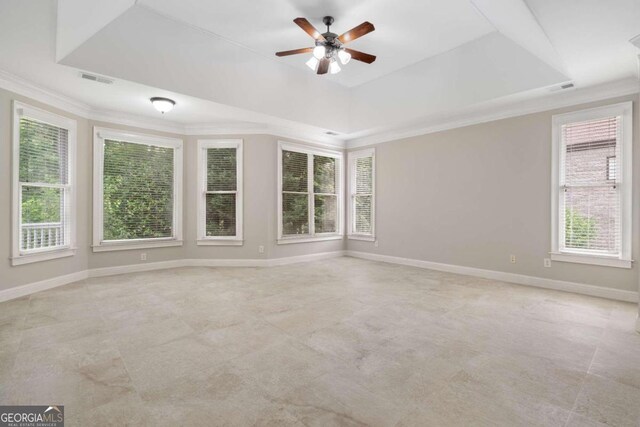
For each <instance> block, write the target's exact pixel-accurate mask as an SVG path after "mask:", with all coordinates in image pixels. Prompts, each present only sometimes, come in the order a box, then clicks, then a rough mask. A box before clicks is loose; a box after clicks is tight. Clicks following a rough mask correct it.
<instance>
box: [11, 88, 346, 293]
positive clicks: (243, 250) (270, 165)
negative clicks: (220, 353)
mask: <svg viewBox="0 0 640 427" xmlns="http://www.w3.org/2000/svg"><path fill="white" fill-rule="evenodd" d="M14 99H15V100H19V101H23V102H25V103H27V104H30V105H33V106H35V107H39V108H42V109H44V110H48V111H52V112H54V113H57V114H60V115H63V116H66V117H70V118H73V119H75V120H76V121H77V122H78V141H77V144H78V152H77V153H78V157H77V159H78V160H77V168H78V173H77V189H78V197H77V211H76V218H77V227H78V228H77V246H78V250H77V254H76V255H75V256H73V257H67V258H60V259H56V260H51V261H43V262H37V263H32V264H25V265H20V266H11V262H10V253H11V151H12V150H11V144H12V141H11V131H12V105H11V102H12V100H14ZM94 126H102V127H109V128H113V129H123V130H132V131H137V132H142V133H148V134H155V135H163V136H170V137H177V138H182V139H183V140H184V143H185V151H184V153H185V156H184V174H185V176H184V181H183V185H184V189H183V190H184V193H183V194H184V200H183V201H184V203H183V209H184V211H183V227H184V235H183V238H184V241H185V243H184V246H181V247H169V248H149V249H142V250H126V251H112V252H97V253H94V252H93V251H92V250H91V243H92V232H93V231H92V222H93V215H92V197H93V194H92V191H93V187H92V181H93V171H92V165H93V127H94ZM225 137H227V138H242V139H243V141H244V150H243V151H244V240H245V241H244V245H243V246H236V247H233V246H197V245H196V242H195V241H196V210H195V206H196V197H197V185H196V183H197V170H196V165H197V163H196V157H197V140H198V139H216V138H225ZM279 139H280V140H287V139H283V138H277V137H275V136H271V135H229V136H220V135H215V136H207V135H202V136H182V135H175V134H169V133H164V132H156V131H149V130H146V129H137V128H133V127H129V126H122V125H115V124H110V123H104V122H97V121H92V120H87V119H84V118H82V117H77V116H74V115H73V114H69V113H67V112H64V111H60V110H57V109H55V108H51V107H49V106H47V105H44V104H41V103H39V102H36V101H33V100H31V99H28V98H25V97H23V96H20V95H17V94H14V93H12V92H8V91H5V90H2V89H0V147H1V151H0V260H1V261H0V290H3V289H8V288H11V287H14V286H20V285H24V284H28V283H33V282H37V281H40V280H45V279H49V278H52V277H57V276H62V275H65V274H70V273H74V272H78V271H83V270H86V269H92V268H101V267H113V266H121V265H130V264H137V263H142V262H143V261H140V253H142V252H145V253H146V254H147V261H146V262H147V263H148V262H160V261H167V260H174V259H183V258H186V259H193V258H202V259H266V258H280V257H286V256H296V255H307V254H314V253H321V252H331V251H336V250H342V249H343V248H344V242H343V241H342V240H337V241H330V242H313V243H297V244H290V245H277V244H276V238H277V227H276V218H277V176H276V174H277V166H276V165H277V163H276V159H277V142H278V140H279ZM288 141H290V142H299V141H293V140H288ZM259 245H264V246H265V253H264V254H260V253H258V246H259Z"/></svg>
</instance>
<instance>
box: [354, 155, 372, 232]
mask: <svg viewBox="0 0 640 427" xmlns="http://www.w3.org/2000/svg"><path fill="white" fill-rule="evenodd" d="M353 211H354V218H353V221H354V224H353V227H354V232H355V233H356V234H371V233H372V231H373V228H372V223H373V221H372V219H373V157H371V156H369V157H359V158H356V159H355V194H354V195H353Z"/></svg>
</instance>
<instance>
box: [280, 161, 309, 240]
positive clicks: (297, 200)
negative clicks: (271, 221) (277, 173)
mask: <svg viewBox="0 0 640 427" xmlns="http://www.w3.org/2000/svg"><path fill="white" fill-rule="evenodd" d="M307 162H308V155H307V154H305V153H298V152H295V151H287V150H282V234H284V235H296V234H309V232H310V231H309V181H308V175H309V172H308V171H309V167H308V163H307Z"/></svg>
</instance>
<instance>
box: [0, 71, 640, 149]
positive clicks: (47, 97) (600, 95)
mask: <svg viewBox="0 0 640 427" xmlns="http://www.w3.org/2000/svg"><path fill="white" fill-rule="evenodd" d="M0 88H2V89H5V90H8V91H10V92H14V93H17V94H19V95H22V96H25V97H27V98H30V99H33V100H35V101H37V102H40V103H43V104H46V105H48V106H51V107H54V108H58V109H60V110H63V111H66V112H69V113H71V114H75V115H76V116H80V117H83V118H86V119H89V120H94V121H100V122H105V123H110V124H116V125H123V126H131V127H137V128H140V129H144V130H155V131H159V132H167V133H173V134H179V135H184V136H192V135H198V136H204V135H258V134H261V135H272V136H276V137H279V138H290V139H295V140H298V141H301V142H307V143H310V144H316V145H320V146H325V147H330V148H338V149H344V148H347V149H349V148H357V147H364V146H367V145H374V144H380V143H383V142H390V141H396V140H400V139H405V138H411V137H414V136H420V135H426V134H430V133H434V132H440V131H444V130H450V129H456V128H460V127H464V126H470V125H475V124H480V123H487V122H492V121H496V120H502V119H507V118H511V117H518V116H523V115H526V114H533V113H539V112H543V111H549V110H554V109H557V108H564V107H569V106H573V105H579V104H585V103H589V102H595V101H601V100H605V99H610V98H615V97H619V96H626V95H632V94H637V93H639V92H640V82H639V81H638V80H637V79H636V78H628V79H624V80H618V81H614V82H610V83H606V84H602V85H598V86H591V87H587V88H584V89H573V90H569V91H565V92H557V93H553V94H551V95H550V94H549V92H548V89H541V90H536V91H532V92H531V93H529V96H531V94H533V96H534V97H533V98H528V99H523V96H526V95H527V94H518V95H515V96H513V97H506V98H501V99H498V100H494V101H489V102H486V103H481V104H477V105H475V106H473V107H471V108H468V109H465V110H463V111H460V112H458V113H452V114H438V115H433V116H429V117H427V118H425V119H424V120H421V121H420V122H419V123H416V122H413V123H411V124H405V125H404V126H400V127H396V128H394V129H388V130H380V131H378V132H374V133H371V134H369V135H366V136H362V137H356V138H348V137H342V138H336V137H333V136H329V135H325V134H323V133H318V132H313V131H309V130H308V129H295V128H291V127H286V126H282V125H276V124H269V123H255V122H218V123H200V124H183V123H177V122H172V121H168V120H155V119H150V118H148V117H141V116H138V115H135V114H125V113H121V112H115V111H107V110H101V109H96V108H93V107H91V106H90V105H88V104H85V103H83V102H80V101H78V100H76V99H73V98H71V97H68V96H66V95H62V94H60V93H58V92H55V91H52V90H50V89H48V88H45V87H43V86H40V85H37V84H34V83H32V82H30V81H28V80H26V79H23V78H21V77H18V76H16V75H14V74H11V73H9V72H7V71H4V70H2V69H0Z"/></svg>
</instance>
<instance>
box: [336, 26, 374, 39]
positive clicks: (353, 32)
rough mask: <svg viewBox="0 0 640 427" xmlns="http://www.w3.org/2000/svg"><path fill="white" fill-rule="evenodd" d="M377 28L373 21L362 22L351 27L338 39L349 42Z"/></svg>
mask: <svg viewBox="0 0 640 427" xmlns="http://www.w3.org/2000/svg"><path fill="white" fill-rule="evenodd" d="M375 29H376V28H375V27H374V26H373V24H372V23H371V22H368V21H367V22H363V23H362V24H360V25H358V26H357V27H355V28H352V29H350V30H349V31H347V32H346V33H344V34H343V35H341V36H340V37H338V40H340V43H349V42H352V41H354V40H355V39H358V38H360V37H362V36H364V35H365V34H369V33H370V32H372V31H374V30H375Z"/></svg>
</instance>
